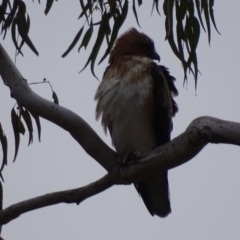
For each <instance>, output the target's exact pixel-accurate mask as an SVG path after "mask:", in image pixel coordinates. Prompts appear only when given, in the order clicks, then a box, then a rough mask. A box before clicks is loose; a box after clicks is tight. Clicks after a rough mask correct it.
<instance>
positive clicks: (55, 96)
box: [52, 91, 59, 105]
mask: <svg viewBox="0 0 240 240" xmlns="http://www.w3.org/2000/svg"><path fill="white" fill-rule="evenodd" d="M52 98H53V102H54V103H56V104H58V105H59V101H58V96H57V94H56V93H55V92H54V91H53V92H52Z"/></svg>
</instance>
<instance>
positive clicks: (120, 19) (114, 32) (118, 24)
mask: <svg viewBox="0 0 240 240" xmlns="http://www.w3.org/2000/svg"><path fill="white" fill-rule="evenodd" d="M127 13H128V1H127V0H126V1H125V2H124V5H123V9H122V15H120V16H119V17H118V18H117V19H116V20H115V22H114V25H113V30H112V35H111V39H110V42H109V44H108V47H107V49H106V51H105V53H104V55H103V57H102V58H101V60H100V61H99V63H98V64H100V63H101V62H102V61H103V60H104V59H105V58H106V57H107V56H108V54H109V53H110V51H111V49H112V47H113V44H114V42H115V40H116V38H117V36H118V31H119V29H120V28H121V26H122V24H123V23H124V21H125V19H126V17H127Z"/></svg>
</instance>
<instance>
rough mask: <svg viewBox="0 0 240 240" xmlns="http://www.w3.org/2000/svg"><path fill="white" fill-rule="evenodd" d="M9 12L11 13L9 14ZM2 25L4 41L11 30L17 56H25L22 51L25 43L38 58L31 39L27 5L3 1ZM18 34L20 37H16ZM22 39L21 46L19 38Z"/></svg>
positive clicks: (0, 9)
mask: <svg viewBox="0 0 240 240" xmlns="http://www.w3.org/2000/svg"><path fill="white" fill-rule="evenodd" d="M7 11H9V12H7ZM0 24H1V34H3V39H4V38H5V37H6V34H7V30H8V29H9V28H11V34H12V41H13V43H14V45H15V48H16V50H17V54H19V53H20V54H21V55H23V53H22V51H21V49H22V46H23V45H24V43H26V44H27V45H28V47H29V48H30V49H31V50H32V51H33V52H34V53H35V54H36V55H37V56H38V51H37V49H36V48H35V46H34V45H33V43H32V41H31V39H30V37H29V29H30V17H29V15H28V14H27V10H26V5H25V3H24V2H23V1H22V0H14V1H13V3H12V4H11V2H10V1H9V0H2V4H1V5H0ZM17 33H18V36H17V35H16V34H17ZM19 36H20V37H21V42H20V44H19V43H18V37H19Z"/></svg>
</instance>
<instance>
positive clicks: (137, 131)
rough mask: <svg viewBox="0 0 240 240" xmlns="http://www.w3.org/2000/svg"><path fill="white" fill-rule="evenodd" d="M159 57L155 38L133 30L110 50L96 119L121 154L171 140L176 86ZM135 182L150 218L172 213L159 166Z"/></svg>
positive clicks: (165, 177) (165, 178)
mask: <svg viewBox="0 0 240 240" xmlns="http://www.w3.org/2000/svg"><path fill="white" fill-rule="evenodd" d="M156 60H157V61H160V56H159V55H158V53H157V52H156V50H155V45H154V42H153V40H152V39H151V38H150V37H148V36H147V35H146V34H144V33H142V32H139V31H138V30H137V29H135V28H130V29H128V30H127V31H126V32H124V33H123V34H122V35H120V37H119V38H118V39H117V40H116V41H115V44H114V46H113V49H112V50H111V52H110V56H109V61H108V66H107V68H106V70H105V72H104V74H103V78H102V81H101V82H100V84H99V87H98V89H97V91H96V94H95V100H96V101H97V105H96V119H99V118H101V120H102V126H103V128H104V131H105V132H107V129H108V130H109V132H110V135H111V138H112V143H113V145H114V147H115V149H116V152H117V153H118V154H119V155H120V156H134V155H136V154H139V153H140V154H144V153H146V152H149V151H151V150H153V149H154V148H157V147H159V146H161V145H163V144H165V143H167V142H169V141H170V135H171V131H172V126H173V124H172V117H173V116H175V114H176V112H177V111H178V106H177V104H176V102H175V101H174V100H173V97H175V96H176V95H178V90H177V88H176V87H175V83H174V81H175V78H174V77H173V76H172V75H170V72H169V70H168V68H166V67H165V66H163V65H159V64H158V63H157V62H156ZM134 185H135V188H136V190H137V191H138V193H139V195H140V196H141V197H142V199H143V202H144V203H145V205H146V208H147V209H148V211H149V213H150V214H151V215H152V216H154V215H157V216H159V217H166V216H167V215H168V214H169V213H170V212H171V204H170V194H169V185H168V172H167V171H165V170H164V171H163V170H161V169H159V170H158V171H156V173H154V174H152V175H151V177H148V178H147V179H146V180H144V181H140V182H134Z"/></svg>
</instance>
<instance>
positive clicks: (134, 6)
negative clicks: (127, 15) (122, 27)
mask: <svg viewBox="0 0 240 240" xmlns="http://www.w3.org/2000/svg"><path fill="white" fill-rule="evenodd" d="M132 9H133V14H134V16H135V19H136V21H137V24H138V26H139V27H141V26H140V24H139V21H138V15H137V11H136V5H135V0H133V5H132Z"/></svg>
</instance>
